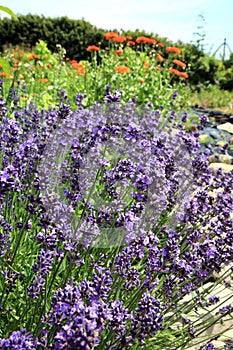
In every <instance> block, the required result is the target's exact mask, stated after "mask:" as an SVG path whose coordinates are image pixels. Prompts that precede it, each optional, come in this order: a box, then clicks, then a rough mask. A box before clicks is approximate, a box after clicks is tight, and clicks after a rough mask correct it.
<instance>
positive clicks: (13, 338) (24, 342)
mask: <svg viewBox="0 0 233 350" xmlns="http://www.w3.org/2000/svg"><path fill="white" fill-rule="evenodd" d="M37 345H38V339H37V338H33V336H32V334H31V333H30V332H27V331H26V329H22V330H21V331H17V332H13V333H11V335H10V337H9V338H8V339H2V338H0V349H2V350H36V349H37Z"/></svg>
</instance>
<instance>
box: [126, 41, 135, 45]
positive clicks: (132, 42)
mask: <svg viewBox="0 0 233 350" xmlns="http://www.w3.org/2000/svg"><path fill="white" fill-rule="evenodd" d="M127 45H128V46H129V45H132V46H133V45H135V41H132V40H129V41H128V42H127Z"/></svg>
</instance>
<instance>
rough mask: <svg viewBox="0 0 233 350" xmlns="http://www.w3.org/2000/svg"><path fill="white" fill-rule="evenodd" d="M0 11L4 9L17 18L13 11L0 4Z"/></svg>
mask: <svg viewBox="0 0 233 350" xmlns="http://www.w3.org/2000/svg"><path fill="white" fill-rule="evenodd" d="M0 11H4V12H6V13H8V15H10V16H11V17H13V18H15V19H18V18H17V16H16V15H15V14H14V12H12V11H11V10H10V9H9V8H8V7H5V6H0Z"/></svg>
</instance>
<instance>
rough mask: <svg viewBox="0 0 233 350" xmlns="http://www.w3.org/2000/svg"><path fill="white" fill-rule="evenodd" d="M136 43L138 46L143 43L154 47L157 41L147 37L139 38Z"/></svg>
mask: <svg viewBox="0 0 233 350" xmlns="http://www.w3.org/2000/svg"><path fill="white" fill-rule="evenodd" d="M136 43H137V44H140V43H143V44H153V45H154V44H155V43H156V41H155V39H152V38H147V37H146V36H139V37H138V38H137V39H136Z"/></svg>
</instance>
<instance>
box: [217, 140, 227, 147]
mask: <svg viewBox="0 0 233 350" xmlns="http://www.w3.org/2000/svg"><path fill="white" fill-rule="evenodd" d="M226 144H227V142H226V141H224V140H220V141H218V142H216V145H217V146H220V147H224V146H225V145H226Z"/></svg>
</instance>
